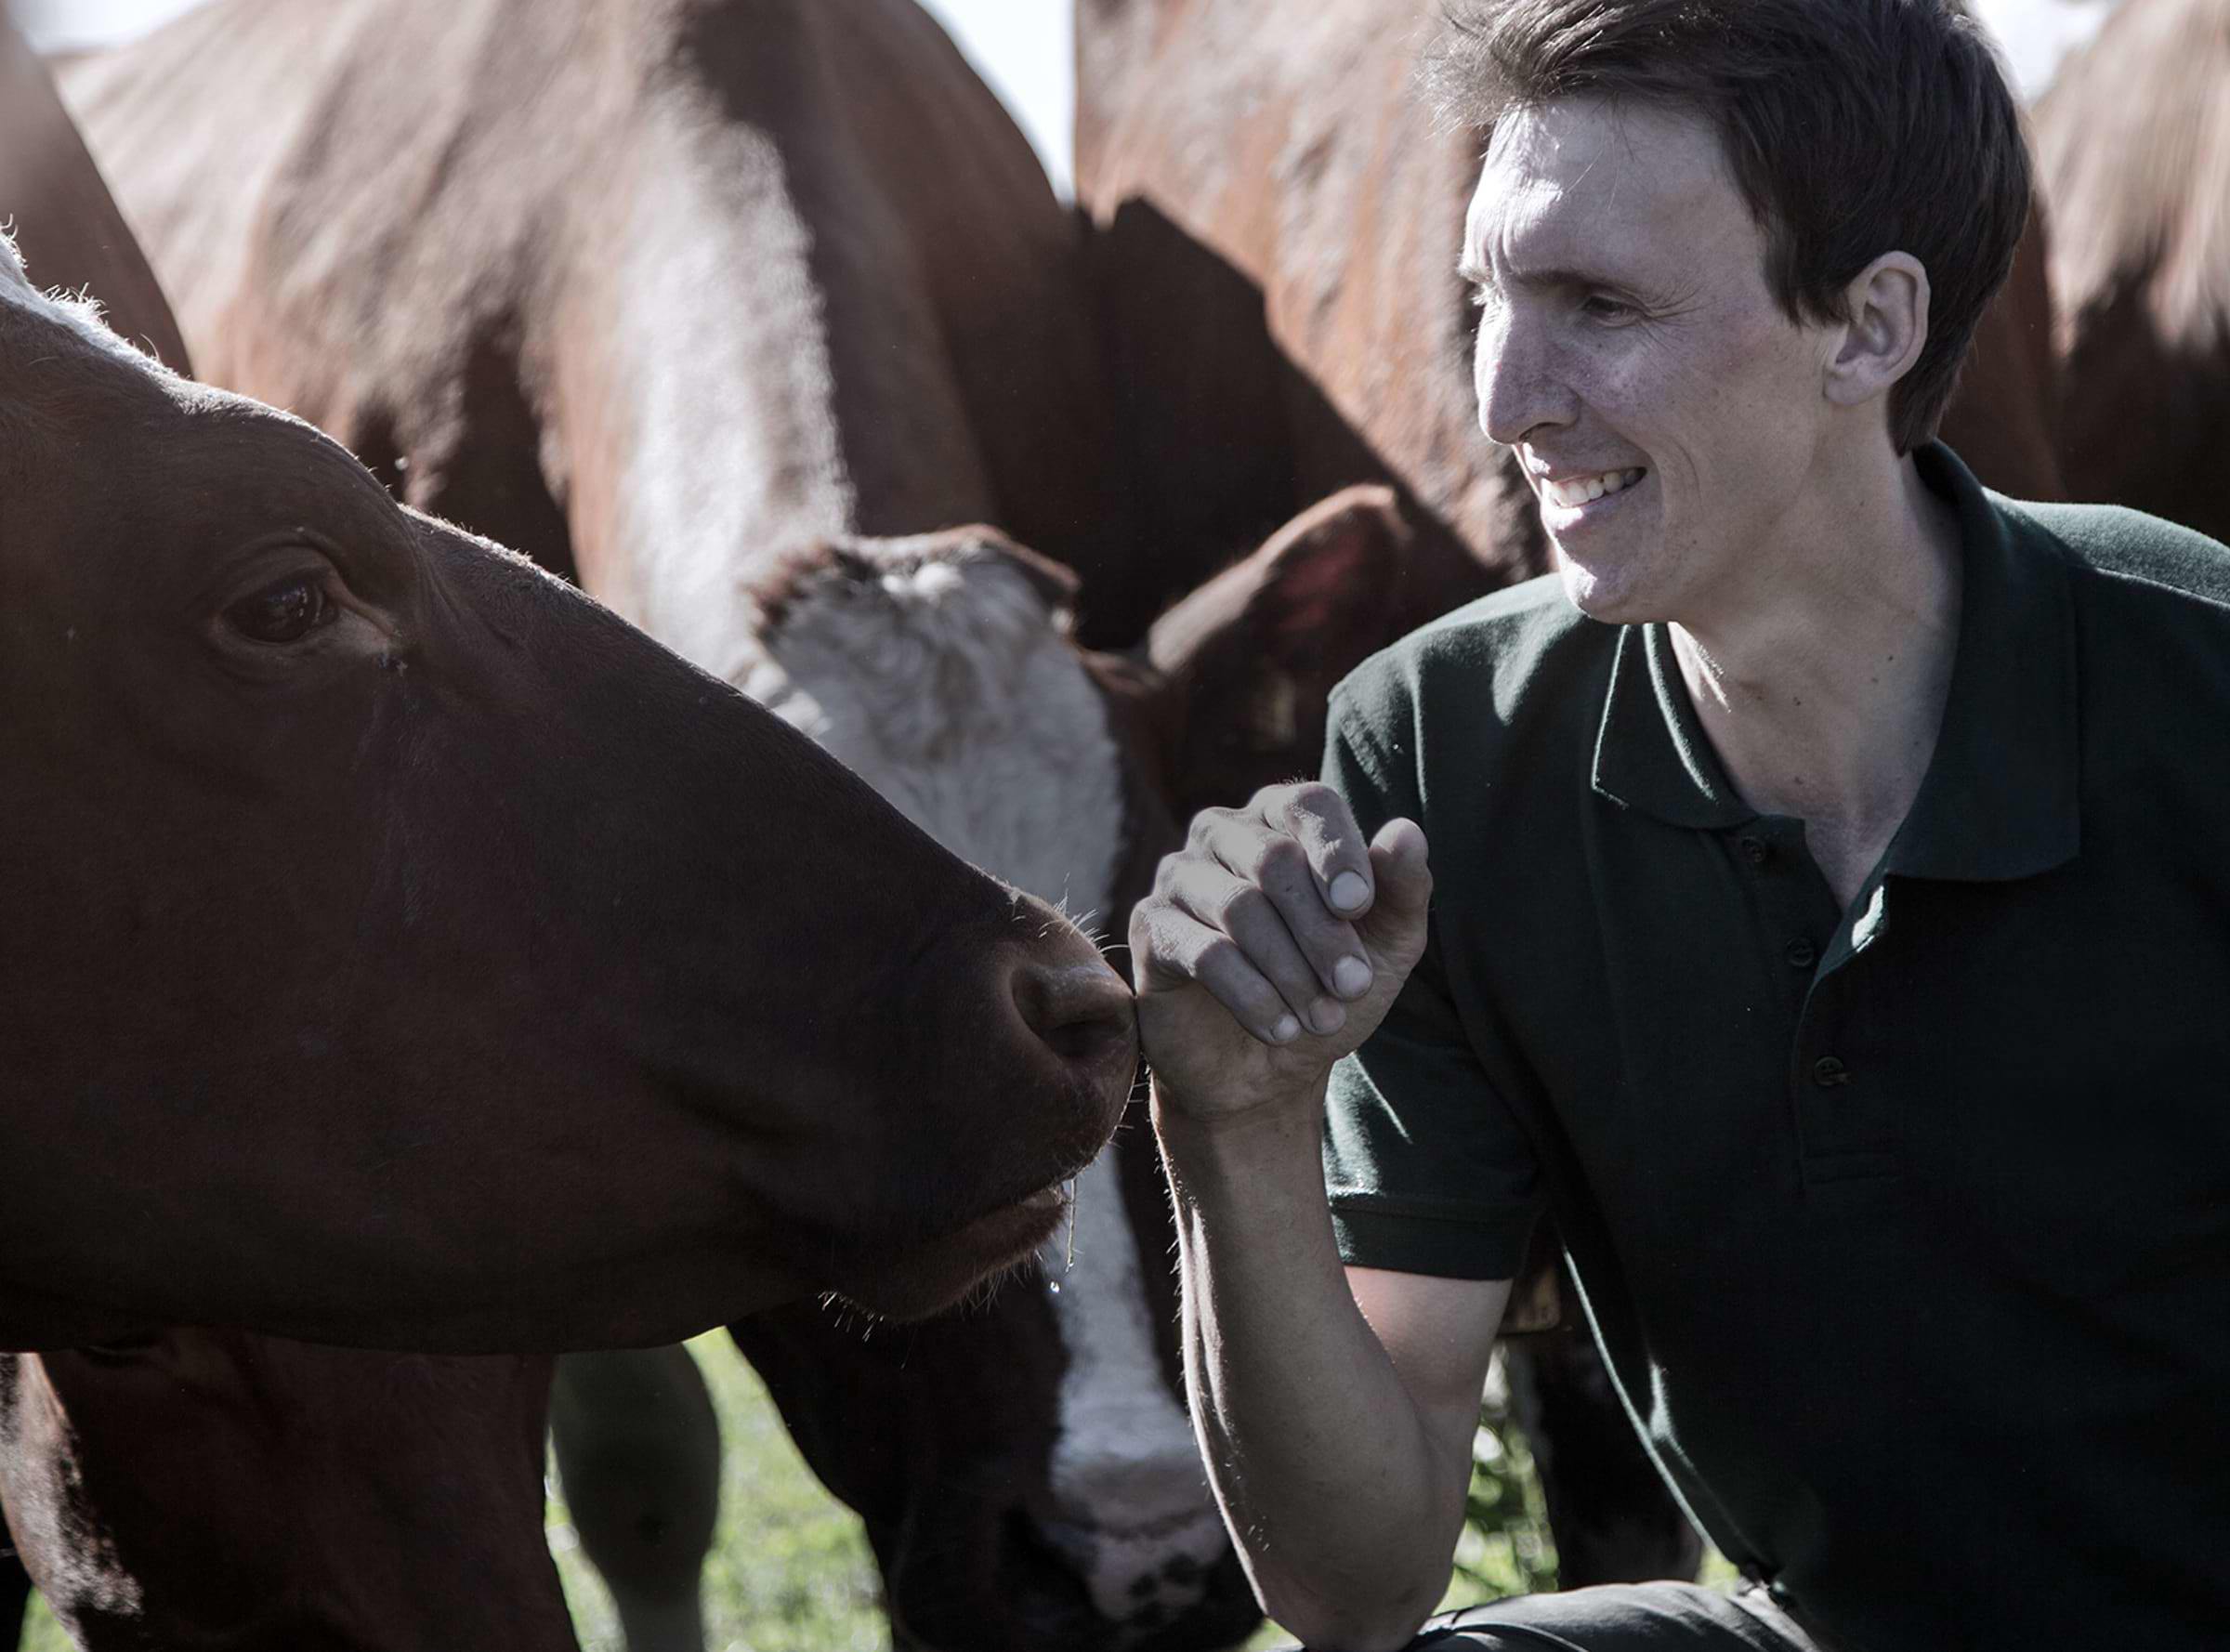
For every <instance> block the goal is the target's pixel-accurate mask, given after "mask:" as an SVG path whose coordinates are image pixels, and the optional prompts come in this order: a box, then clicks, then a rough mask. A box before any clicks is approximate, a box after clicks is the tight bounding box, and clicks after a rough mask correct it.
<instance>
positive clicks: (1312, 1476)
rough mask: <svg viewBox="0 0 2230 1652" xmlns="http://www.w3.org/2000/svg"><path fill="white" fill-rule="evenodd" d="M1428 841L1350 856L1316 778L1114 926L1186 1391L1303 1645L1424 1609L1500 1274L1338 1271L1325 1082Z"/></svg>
mask: <svg viewBox="0 0 2230 1652" xmlns="http://www.w3.org/2000/svg"><path fill="white" fill-rule="evenodd" d="M1431 889H1432V878H1431V872H1430V871H1429V870H1428V868H1427V866H1426V863H1425V845H1424V840H1423V833H1421V832H1419V831H1418V829H1417V827H1416V826H1415V825H1414V824H1413V823H1411V822H1410V821H1407V820H1395V821H1390V822H1388V824H1387V825H1386V827H1385V828H1384V830H1383V831H1382V832H1381V833H1379V837H1378V840H1377V842H1375V843H1373V844H1371V845H1369V846H1365V845H1364V843H1363V842H1362V839H1361V836H1360V833H1358V831H1357V829H1356V827H1355V823H1354V820H1353V818H1352V816H1351V815H1350V813H1349V811H1348V809H1347V806H1346V804H1345V801H1344V800H1342V799H1341V798H1340V797H1339V795H1338V794H1337V793H1333V792H1331V791H1330V790H1329V789H1327V788H1325V787H1322V786H1296V787H1277V788H1272V789H1270V790H1269V791H1266V792H1264V793H1258V794H1257V795H1256V797H1255V798H1254V799H1253V802H1251V803H1250V804H1249V805H1248V806H1247V807H1246V808H1245V809H1243V810H1212V811H1210V812H1209V813H1208V814H1206V815H1203V816H1201V817H1200V819H1198V820H1196V821H1195V822H1194V825H1193V831H1192V833H1191V836H1190V839H1189V841H1188V843H1187V847H1186V849H1185V850H1184V851H1183V852H1182V853H1181V854H1178V855H1175V856H1172V857H1171V858H1170V859H1168V860H1166V861H1164V862H1163V864H1162V867H1161V875H1160V877H1159V878H1158V879H1157V882H1156V887H1155V893H1154V895H1153V896H1152V897H1151V898H1149V899H1148V900H1147V901H1146V902H1143V903H1142V904H1141V905H1140V907H1139V909H1138V911H1137V913H1136V914H1135V917H1134V919H1133V923H1132V951H1133V956H1134V958H1135V961H1136V971H1137V984H1138V989H1139V1024H1140V1032H1141V1037H1142V1039H1143V1041H1144V1042H1145V1046H1146V1050H1147V1055H1148V1061H1149V1063H1150V1064H1151V1066H1152V1068H1153V1070H1154V1116H1155V1125H1156V1129H1157V1131H1158V1132H1159V1134H1160V1137H1161V1147H1162V1153H1163V1158H1164V1160H1165V1161H1166V1162H1167V1164H1168V1166H1169V1171H1170V1180H1171V1185H1172V1187H1173V1189H1174V1197H1175V1200H1176V1209H1177V1226H1178V1236H1179V1251H1180V1259H1181V1267H1182V1273H1183V1285H1184V1301H1185V1344H1186V1381H1187V1390H1188V1393H1189V1395H1190V1397H1191V1400H1192V1409H1193V1415H1194V1418H1195V1425H1196V1427H1197V1428H1198V1429H1199V1431H1200V1439H1201V1445H1202V1449H1203V1451H1204V1453H1205V1455H1206V1457H1207V1460H1208V1463H1209V1472H1210V1475H1211V1477H1212V1479H1213V1482H1214V1484H1215V1488H1216V1494H1217V1497H1218V1498H1219V1500H1220V1501H1222V1504H1223V1507H1224V1511H1225V1516H1226V1519H1227V1521H1228V1523H1229V1524H1230V1526H1231V1527H1232V1531H1233V1534H1234V1537H1235V1539H1236V1540H1237V1541H1238V1544H1239V1547H1240V1554H1241V1556H1242V1558H1243V1559H1244V1561H1245V1563H1246V1565H1247V1567H1248V1571H1249V1574H1250V1576H1251V1577H1252V1578H1253V1580H1254V1584H1255V1589H1256V1593H1258V1594H1260V1595H1261V1596H1262V1598H1263V1601H1264V1604H1265V1606H1266V1607H1267V1608H1268V1609H1269V1611H1270V1612H1271V1613H1272V1615H1273V1616H1275V1617H1276V1618H1277V1619H1279V1621H1280V1622H1282V1623H1283V1624H1284V1625H1285V1626H1286V1627H1287V1628H1288V1629H1291V1630H1292V1631H1293V1632H1296V1633H1298V1634H1300V1635H1301V1636H1303V1638H1305V1640H1307V1641H1308V1642H1309V1644H1310V1645H1312V1646H1318V1647H1324V1648H1331V1649H1337V1652H1377V1649H1379V1648H1382V1647H1385V1648H1391V1647H1396V1646H1399V1645H1402V1644H1403V1643H1404V1642H1406V1641H1407V1640H1408V1639H1409V1638H1410V1635H1411V1634H1412V1633H1413V1632H1414V1631H1415V1629H1416V1626H1417V1624H1418V1623H1419V1622H1420V1621H1421V1620H1422V1619H1423V1618H1424V1617H1425V1616H1426V1614H1428V1613H1429V1612H1430V1611H1431V1610H1432V1608H1433V1606H1434V1605H1435V1604H1436V1602H1437V1601H1438V1599H1439V1596H1440V1593H1441V1592H1442V1590H1443V1589H1444V1588H1445V1586H1446V1583H1447V1579H1448V1572H1449V1564H1450V1554H1451V1553H1452V1551H1453V1548H1454V1544H1455V1539H1456V1534H1457V1530H1458V1527H1459V1526H1460V1524H1461V1521H1462V1517H1463V1491H1464V1488H1465V1486H1466V1484H1467V1483H1468V1479H1469V1474H1470V1461H1471V1451H1470V1445H1471V1438H1472V1433H1473V1430H1474V1428H1475V1427H1476V1423H1477V1417H1478V1396H1479V1388H1480V1385H1481V1383H1483V1381H1484V1379H1485V1376H1486V1370H1487V1359H1488V1356H1489V1351H1490V1349H1491V1347H1492V1344H1493V1341H1494V1333H1495V1330H1496V1327H1497V1325H1498V1323H1499V1321H1500V1319H1501V1317H1502V1305H1503V1303H1504V1302H1505V1301H1506V1300H1507V1298H1508V1295H1509V1285H1508V1282H1507V1281H1496V1282H1481V1281H1463V1280H1447V1279H1433V1278H1423V1277H1420V1276H1414V1275H1400V1274H1390V1273H1383V1272H1375V1271H1372V1270H1367V1269H1357V1270H1354V1271H1353V1273H1352V1274H1350V1273H1349V1272H1348V1271H1347V1270H1345V1269H1344V1268H1343V1267H1342V1265H1341V1263H1340V1259H1339V1254H1338V1251H1337V1248H1336V1246H1335V1243H1334V1240H1333V1237H1332V1231H1331V1216H1330V1213H1329V1211H1328V1209H1327V1207H1326V1203H1325V1197H1324V1186H1323V1170H1322V1161H1321V1159H1320V1156H1319V1147H1318V1143H1319V1134H1320V1130H1321V1120H1322V1112H1323V1105H1324V1092H1325V1083H1326V1080H1327V1078H1328V1077H1329V1075H1330V1072H1331V1067H1332V1065H1333V1063H1334V1062H1336V1061H1337V1060H1338V1059H1339V1058H1340V1057H1341V1056H1343V1055H1346V1054H1347V1053H1348V1052H1350V1051H1352V1050H1353V1049H1355V1048H1356V1047H1358V1045H1359V1044H1360V1043H1361V1042H1362V1041H1363V1040H1364V1039H1365V1038H1366V1037H1368V1036H1369V1034H1370V1033H1371V1031H1372V1030H1373V1029H1375V1028H1376V1027H1377V1025H1378V1023H1379V1022H1380V1020H1382V1019H1383V1018H1384V1015H1385V1013H1386V1010H1387V1008H1388V1007H1389V1006H1390V1005H1391V1003H1392V1002H1393V999H1394V997H1395V995H1396V994H1397V992H1398V991H1399V990H1400V988H1401V984H1402V982H1403V981H1404V980H1405V979H1406V978H1407V977H1408V975H1409V973H1410V970H1411V969H1412V968H1414V967H1415V965H1416V963H1417V960H1418V958H1419V957H1420V956H1422V954H1423V950H1424V936H1425V914H1426V908H1427V903H1428V901H1429V898H1430V895H1431Z"/></svg>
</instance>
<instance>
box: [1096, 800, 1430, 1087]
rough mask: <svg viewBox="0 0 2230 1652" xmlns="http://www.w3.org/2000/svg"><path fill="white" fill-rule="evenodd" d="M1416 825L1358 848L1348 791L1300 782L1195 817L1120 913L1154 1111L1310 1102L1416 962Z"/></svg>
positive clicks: (1421, 923)
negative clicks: (1179, 845)
mask: <svg viewBox="0 0 2230 1652" xmlns="http://www.w3.org/2000/svg"><path fill="white" fill-rule="evenodd" d="M1432 890H1433V878H1432V872H1431V871H1430V869H1429V868H1428V866H1427V865H1426V861H1425V843H1424V833H1423V832H1422V831H1421V830H1420V829H1419V828H1418V827H1417V825H1416V824H1415V823H1414V822H1413V821H1410V820H1405V819H1393V820H1389V821H1387V822H1386V824H1385V826H1384V828H1383V829H1382V830H1381V831H1380V832H1379V834H1378V837H1377V839H1376V841H1374V842H1373V843H1371V844H1370V845H1369V846H1365V844H1364V843H1363V841H1362V834H1361V833H1360V831H1359V830H1358V828H1357V826H1356V824H1355V817H1354V816H1353V815H1352V814H1350V813H1349V812H1348V808H1347V804H1346V800H1345V798H1343V797H1341V795H1340V794H1339V793H1337V792H1334V791H1333V790H1331V788H1330V787H1329V786H1323V785H1318V784H1316V783H1313V782H1311V783H1307V784H1302V785H1291V786H1272V787H1268V788H1266V790H1264V791H1261V792H1257V793H1255V794H1254V796H1253V799H1252V801H1250V802H1249V803H1248V804H1247V806H1245V807H1244V808H1241V809H1220V808H1219V809H1209V810H1208V811H1206V812H1205V813H1203V814H1200V815H1199V816H1197V817H1195V818H1194V819H1193V822H1192V831H1191V833H1190V834H1189V835H1188V837H1187V842H1186V846H1185V847H1184V848H1183V849H1182V850H1180V851H1179V852H1178V853H1176V854H1174V855H1171V856H1169V857H1168V858H1167V859H1164V860H1163V861H1162V862H1161V869H1160V871H1159V872H1158V873H1157V874H1156V876H1155V879H1154V892H1153V894H1152V895H1151V896H1149V897H1148V898H1147V899H1145V900H1143V901H1141V902H1140V903H1139V904H1138V906H1137V908H1136V910H1135V911H1134V912H1133V913H1132V916H1131V957H1132V959H1133V969H1134V973H1135V987H1136V989H1137V992H1138V1032H1139V1038H1140V1041H1141V1042H1142V1043H1143V1044H1144V1046H1145V1050H1146V1058H1147V1061H1148V1065H1149V1066H1150V1067H1151V1068H1152V1069H1153V1073H1154V1078H1155V1082H1156V1085H1157V1088H1158V1091H1159V1094H1160V1095H1161V1102H1162V1105H1163V1106H1165V1107H1169V1108H1175V1109H1176V1110H1177V1111H1178V1112H1179V1113H1180V1114H1182V1115H1184V1116H1186V1117H1187V1118H1192V1119H1196V1120H1200V1121H1223V1120H1228V1119H1233V1118H1236V1117H1238V1116H1239V1115H1240V1114H1242V1113H1247V1112H1250V1111H1252V1110H1253V1109H1255V1108H1261V1107H1264V1106H1266V1105H1276V1104H1279V1103H1287V1104H1289V1105H1290V1104H1292V1102H1293V1098H1295V1097H1303V1098H1305V1099H1306V1100H1307V1101H1308V1102H1309V1103H1311V1104H1313V1102H1314V1100H1315V1097H1316V1095H1318V1094H1320V1093H1321V1091H1322V1088H1323V1082H1324V1076H1325V1074H1327V1073H1328V1072H1329V1071H1330V1070H1331V1066H1332V1064H1333V1063H1334V1062H1336V1061H1337V1060H1339V1058H1340V1057H1341V1056H1343V1055H1346V1054H1347V1053H1348V1052H1349V1051H1351V1050H1353V1049H1355V1048H1356V1047H1357V1046H1358V1045H1359V1044H1361V1043H1362V1042H1363V1041H1364V1040H1365V1039H1366V1038H1368V1037H1370V1036H1371V1032H1372V1031H1374V1030H1375V1029H1377V1027H1378V1024H1379V1022H1380V1021H1382V1020H1384V1018H1385V1014H1386V1010H1387V1008H1388V1006H1389V1005H1391V1004H1392V1003H1393V1002H1394V998H1395V995H1396V994H1397V992H1399V991H1400V990H1401V985H1402V983H1403V982H1404V981H1405V980H1407V979H1408V978H1409V974H1410V970H1411V969H1413V968H1415V967H1416V964H1417V960H1418V959H1419V958H1420V957H1421V956H1423V952H1424V939H1425V916H1426V908H1427V905H1428V903H1429V902H1430V900H1431V898H1432Z"/></svg>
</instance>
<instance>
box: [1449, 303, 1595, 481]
mask: <svg viewBox="0 0 2230 1652" xmlns="http://www.w3.org/2000/svg"><path fill="white" fill-rule="evenodd" d="M1472 383H1473V387H1474V388H1476V390H1477V392H1478V397H1479V428H1480V429H1481V430H1483V431H1485V432H1486V433H1487V438H1488V439H1489V441H1498V442H1501V443H1502V444H1503V445H1505V446H1509V447H1515V445H1516V444H1517V443H1518V442H1520V441H1522V440H1523V439H1525V438H1526V436H1527V434H1528V432H1529V431H1533V430H1538V429H1541V428H1542V427H1543V426H1548V427H1551V428H1554V427H1559V426H1567V425H1570V424H1572V423H1573V422H1574V421H1575V420H1576V419H1577V418H1578V416H1579V409H1580V403H1579V398H1578V397H1576V396H1575V395H1573V393H1572V391H1571V389H1570V387H1569V386H1568V385H1567V384H1566V383H1565V382H1564V378H1563V375H1562V374H1559V373H1558V372H1557V371H1556V364H1555V353H1554V349H1553V348H1552V347H1551V346H1550V342H1549V340H1548V339H1546V338H1545V337H1544V336H1543V335H1542V330H1541V326H1540V325H1539V324H1538V323H1537V322H1533V321H1528V319H1527V318H1526V317H1525V316H1524V315H1522V314H1520V313H1518V312H1516V311H1515V310H1514V309H1512V308H1509V307H1500V308H1490V309H1489V310H1487V311H1486V312H1485V313H1484V314H1483V315H1482V316H1481V317H1480V321H1479V336H1478V342H1477V345H1476V349H1475V352H1474V354H1473V357H1472Z"/></svg>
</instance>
